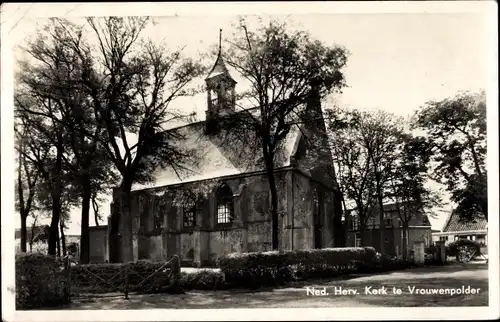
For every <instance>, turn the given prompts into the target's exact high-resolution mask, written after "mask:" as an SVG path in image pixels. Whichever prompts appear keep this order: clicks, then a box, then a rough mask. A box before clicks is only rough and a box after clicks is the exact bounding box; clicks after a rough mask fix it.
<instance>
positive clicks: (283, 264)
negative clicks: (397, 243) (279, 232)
mask: <svg viewBox="0 0 500 322" xmlns="http://www.w3.org/2000/svg"><path fill="white" fill-rule="evenodd" d="M375 254H376V252H375V249H374V248H372V247H365V248H361V247H359V248H354V247H352V248H349V247H345V248H325V249H313V250H297V251H288V252H278V251H271V252H263V253H233V254H229V255H226V256H222V257H220V258H219V259H218V261H217V263H218V266H219V267H220V269H221V271H222V272H223V273H224V277H225V281H226V283H228V284H229V285H231V286H240V287H250V288H258V287H260V286H264V285H281V284H283V283H285V282H287V281H293V280H306V279H310V278H318V277H319V278H323V277H333V276H338V275H342V274H346V273H352V272H355V271H357V270H358V269H359V267H360V266H362V265H369V263H371V262H372V261H373V257H374V256H375Z"/></svg>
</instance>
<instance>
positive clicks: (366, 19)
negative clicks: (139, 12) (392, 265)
mask: <svg viewBox="0 0 500 322" xmlns="http://www.w3.org/2000/svg"><path fill="white" fill-rule="evenodd" d="M40 6H41V5H40ZM194 6H196V5H194ZM221 6H222V5H221ZM14 10H15V8H14ZM24 10H25V9H22V10H20V12H21V13H22V12H24ZM78 10H79V9H74V11H72V12H71V15H73V16H74V15H78V13H77V12H78ZM37 12H40V11H39V10H36V8H33V7H32V8H31V9H30V10H28V12H27V13H26V14H25V16H24V19H22V20H20V21H19V23H18V24H17V26H16V27H15V28H14V29H13V30H12V31H11V35H12V38H11V39H15V40H18V41H17V43H20V42H22V40H23V39H24V38H25V37H26V36H30V35H33V34H34V32H35V29H36V21H39V20H38V19H35V16H36V14H37ZM99 12H100V11H99ZM155 12H157V11H155ZM180 12H182V11H180ZM318 12H324V11H318ZM198 14H199V11H198ZM71 15H70V16H71ZM237 18H238V17H237V16H236V15H228V16H225V15H205V16H203V15H200V14H199V15H198V16H187V15H182V14H179V15H178V16H168V17H155V20H156V21H157V22H158V24H157V25H156V26H155V27H154V28H152V29H149V30H147V31H146V33H145V35H148V36H150V37H151V38H152V39H153V40H155V41H160V40H164V41H165V42H166V43H167V44H168V45H169V46H172V48H176V47H178V46H186V48H185V50H184V52H185V54H186V55H188V56H189V55H190V56H196V55H198V54H199V53H202V52H207V51H208V50H209V47H210V46H213V45H214V44H217V42H218V35H219V28H222V29H223V35H224V36H230V35H231V32H232V28H231V23H234V22H236V21H237ZM275 18H278V19H287V20H288V21H290V22H292V23H293V26H295V27H296V28H300V29H303V30H307V31H309V32H310V33H311V35H312V36H313V37H315V38H317V39H319V40H321V41H323V42H324V43H326V44H338V45H342V46H344V47H345V48H347V49H348V50H349V52H350V56H349V59H348V63H347V67H346V69H345V75H346V79H347V84H348V86H349V87H348V88H346V89H344V91H343V94H342V95H341V97H339V98H338V100H337V101H338V102H339V103H340V104H342V105H345V106H351V107H354V108H361V109H367V108H368V109H372V108H379V109H383V110H386V111H388V112H393V113H395V114H398V115H401V116H407V115H409V114H412V113H413V112H414V111H415V109H416V108H418V107H419V106H420V105H422V104H423V103H425V102H426V101H429V100H440V99H443V98H445V97H448V96H451V95H454V94H456V93H457V92H458V91H463V90H468V91H478V90H480V89H484V88H486V87H487V81H488V60H487V59H486V58H485V55H486V53H487V50H488V48H489V47H488V46H489V45H490V43H489V42H488V41H489V40H488V39H489V38H488V37H490V35H489V34H488V32H487V31H488V28H489V25H488V24H489V23H490V20H489V19H488V18H487V16H486V15H485V14H481V13H477V12H476V13H451V14H450V13H437V14H431V13H427V14H423V13H404V14H398V13H390V14H380V13H379V14H369V13H364V14H353V13H350V14H307V15H306V14H302V15H300V14H292V15H287V16H283V15H281V16H280V15H277V16H275ZM12 19H14V18H12ZM204 102H205V97H204V96H203V97H201V98H196V99H195V100H193V101H192V103H189V104H188V106H186V107H185V108H186V109H193V110H197V112H198V113H201V112H203V111H204V109H205V106H204V104H205V103H204ZM184 104H185V103H184ZM183 108H184V107H183ZM104 211H105V215H108V206H107V205H106V208H105V210H104ZM78 217H79V210H78V211H75V212H74V213H73V216H72V223H71V224H70V229H69V232H68V233H69V234H79V230H80V228H79V222H78V221H79V220H78ZM16 219H17V218H16ZM445 219H446V218H445V216H440V217H439V218H438V219H431V220H432V223H433V228H436V229H441V228H442V225H443V222H444V220H445ZM91 224H93V220H91ZM16 226H18V222H17V225H16Z"/></svg>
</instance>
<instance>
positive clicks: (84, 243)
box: [80, 176, 92, 264]
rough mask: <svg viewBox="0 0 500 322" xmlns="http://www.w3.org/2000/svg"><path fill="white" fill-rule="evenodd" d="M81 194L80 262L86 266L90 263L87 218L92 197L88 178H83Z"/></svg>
mask: <svg viewBox="0 0 500 322" xmlns="http://www.w3.org/2000/svg"><path fill="white" fill-rule="evenodd" d="M82 184H83V194H82V222H81V232H80V234H81V237H80V262H81V263H82V264H88V263H89V261H90V239H89V216H90V199H91V197H92V194H91V187H90V177H89V176H85V177H84V178H83V182H82Z"/></svg>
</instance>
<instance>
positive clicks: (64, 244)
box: [59, 221, 66, 256]
mask: <svg viewBox="0 0 500 322" xmlns="http://www.w3.org/2000/svg"><path fill="white" fill-rule="evenodd" d="M59 226H60V230H61V247H62V254H63V256H66V235H65V234H64V222H62V221H61V223H60V225H59Z"/></svg>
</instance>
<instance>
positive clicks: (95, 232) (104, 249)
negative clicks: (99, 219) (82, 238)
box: [89, 226, 109, 263]
mask: <svg viewBox="0 0 500 322" xmlns="http://www.w3.org/2000/svg"><path fill="white" fill-rule="evenodd" d="M89 243H90V245H89V251H90V254H89V258H90V263H105V262H106V261H108V260H109V257H108V226H93V227H89Z"/></svg>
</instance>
